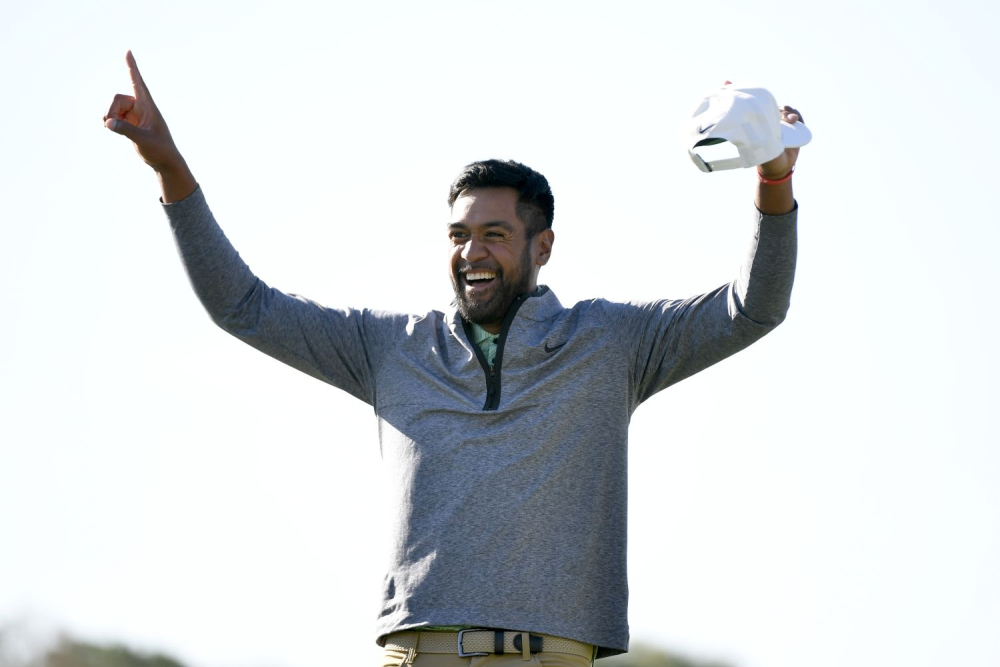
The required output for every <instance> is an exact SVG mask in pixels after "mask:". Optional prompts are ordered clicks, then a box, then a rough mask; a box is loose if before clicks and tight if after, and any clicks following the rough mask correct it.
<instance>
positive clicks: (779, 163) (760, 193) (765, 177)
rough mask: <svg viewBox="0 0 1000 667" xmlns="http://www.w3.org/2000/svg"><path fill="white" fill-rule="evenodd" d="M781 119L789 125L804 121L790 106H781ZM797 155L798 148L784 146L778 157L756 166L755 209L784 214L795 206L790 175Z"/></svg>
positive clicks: (770, 213)
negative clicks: (758, 181)
mask: <svg viewBox="0 0 1000 667" xmlns="http://www.w3.org/2000/svg"><path fill="white" fill-rule="evenodd" d="M781 120H783V121H785V122H786V123H789V124H791V125H794V124H795V123H797V122H798V121H800V120H801V121H802V122H803V123H804V122H805V120H803V118H802V114H801V113H799V112H798V111H797V110H795V109H793V108H792V107H782V109H781ZM798 157H799V149H798V148H786V149H785V152H784V153H782V154H781V155H779V156H778V157H776V158H774V159H773V160H771V161H770V162H765V163H764V164H762V165H760V166H759V167H757V173H758V174H759V175H760V179H761V180H760V183H759V184H758V185H757V197H756V201H755V202H754V203H756V204H757V209H758V210H759V211H760V212H761V213H763V214H765V215H784V214H785V213H790V212H791V211H792V209H793V208H795V199H794V198H793V197H792V179H791V177H790V176H791V173H792V168H793V167H794V166H795V161H796V160H797V159H798ZM786 177H787V178H786ZM769 181H770V182H769Z"/></svg>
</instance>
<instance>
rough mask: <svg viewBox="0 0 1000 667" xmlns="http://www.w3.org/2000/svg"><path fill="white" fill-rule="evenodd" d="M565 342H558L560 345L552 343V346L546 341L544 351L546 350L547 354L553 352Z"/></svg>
mask: <svg viewBox="0 0 1000 667" xmlns="http://www.w3.org/2000/svg"><path fill="white" fill-rule="evenodd" d="M565 344H566V343H562V344H560V345H554V346H552V347H549V344H548V343H546V344H545V351H546V352H548V353H549V354H552V353H553V352H555V351H556V350H558V349H559V348H560V347H562V346H563V345H565Z"/></svg>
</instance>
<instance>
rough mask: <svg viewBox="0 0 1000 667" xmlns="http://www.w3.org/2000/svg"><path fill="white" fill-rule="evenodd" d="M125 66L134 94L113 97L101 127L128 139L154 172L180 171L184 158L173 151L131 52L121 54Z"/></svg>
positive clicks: (162, 122) (161, 117) (161, 118)
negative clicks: (123, 57)
mask: <svg viewBox="0 0 1000 667" xmlns="http://www.w3.org/2000/svg"><path fill="white" fill-rule="evenodd" d="M125 62H127V63H128V73H129V76H130V77H131V78H132V90H133V92H134V93H135V94H134V95H115V99H114V101H112V102H111V108H110V109H108V113H107V115H105V116H104V126H105V127H106V128H108V129H109V130H111V131H112V132H116V133H118V134H123V135H125V136H126V137H128V138H129V139H131V140H132V143H133V144H134V145H135V151H136V152H137V153H138V154H139V157H141V158H142V159H143V161H144V162H145V163H146V164H148V165H149V166H150V167H152V168H153V169H154V170H155V171H156V172H158V173H161V172H164V171H170V170H179V169H182V168H183V165H184V158H182V157H181V154H180V152H179V151H178V150H177V146H176V145H175V144H174V140H173V138H172V137H171V136H170V130H168V129H167V123H166V122H165V121H164V120H163V116H161V115H160V110H159V109H157V108H156V104H154V103H153V98H152V97H151V96H150V94H149V89H148V88H146V83H145V82H144V81H143V80H142V75H141V74H139V67H138V66H137V65H136V64H135V58H134V57H133V56H132V52H131V51H129V52H128V53H126V54H125Z"/></svg>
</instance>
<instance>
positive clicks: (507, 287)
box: [451, 244, 531, 325]
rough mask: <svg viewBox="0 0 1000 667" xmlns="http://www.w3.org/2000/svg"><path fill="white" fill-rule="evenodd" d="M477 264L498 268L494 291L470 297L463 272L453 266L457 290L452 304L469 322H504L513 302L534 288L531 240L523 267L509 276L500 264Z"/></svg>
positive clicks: (453, 286) (453, 283) (454, 282)
mask: <svg viewBox="0 0 1000 667" xmlns="http://www.w3.org/2000/svg"><path fill="white" fill-rule="evenodd" d="M473 268H476V269H479V268H484V269H486V268H488V269H489V270H492V271H496V274H497V277H496V278H494V280H495V281H496V283H495V286H494V288H493V290H492V292H491V293H490V295H489V296H488V297H486V298H484V299H470V298H469V297H468V296H466V294H465V289H464V288H463V286H462V280H461V279H460V278H459V274H458V273H457V272H456V271H454V270H452V274H451V286H452V288H453V289H454V290H455V300H454V301H452V305H454V306H455V307H456V308H457V309H458V312H459V314H460V315H461V316H462V317H463V318H464V319H465V320H467V321H469V322H475V323H476V324H479V325H482V324H491V323H494V322H502V321H503V318H504V316H506V315H507V311H508V310H510V306H511V304H512V303H514V300H515V299H517V297H519V296H521V295H522V294H524V293H525V292H528V291H529V290H530V284H531V271H530V268H531V247H530V244H529V245H528V247H526V248H525V251H524V255H523V256H522V257H521V267H520V269H521V270H520V271H519V272H518V275H516V276H511V277H510V279H509V280H508V277H507V274H505V273H504V271H503V269H502V268H500V267H496V268H492V267H480V266H476V267H473Z"/></svg>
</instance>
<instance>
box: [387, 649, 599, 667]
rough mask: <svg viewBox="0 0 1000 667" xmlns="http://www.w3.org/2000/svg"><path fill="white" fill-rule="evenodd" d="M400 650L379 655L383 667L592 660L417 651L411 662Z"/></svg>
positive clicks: (581, 663) (558, 665) (496, 666)
mask: <svg viewBox="0 0 1000 667" xmlns="http://www.w3.org/2000/svg"><path fill="white" fill-rule="evenodd" d="M407 657H408V656H407V654H406V653H405V652H403V651H390V650H388V649H386V651H385V653H384V654H383V657H382V667H411V665H412V667H539V665H541V667H591V665H593V664H594V663H593V661H591V660H588V659H587V658H581V657H579V656H575V655H567V654H566V653H544V652H543V653H535V654H533V655H532V656H531V660H525V659H524V658H523V657H522V656H520V655H512V654H504V655H485V656H481V657H478V658H459V657H458V654H457V653H455V654H450V653H417V655H416V657H415V658H414V659H413V661H412V662H407Z"/></svg>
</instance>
